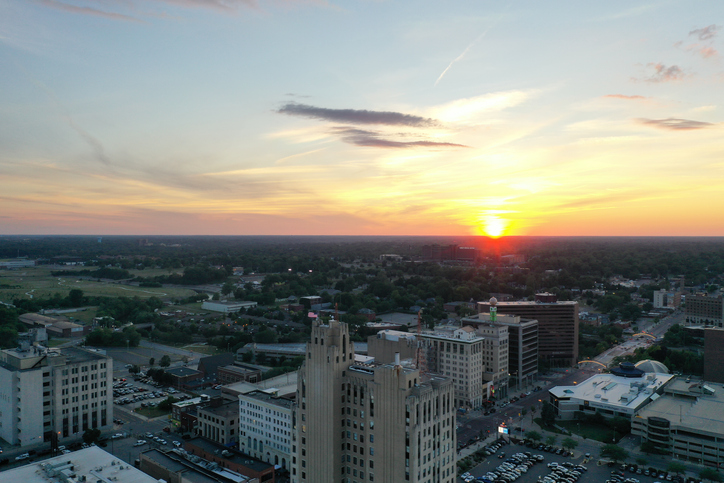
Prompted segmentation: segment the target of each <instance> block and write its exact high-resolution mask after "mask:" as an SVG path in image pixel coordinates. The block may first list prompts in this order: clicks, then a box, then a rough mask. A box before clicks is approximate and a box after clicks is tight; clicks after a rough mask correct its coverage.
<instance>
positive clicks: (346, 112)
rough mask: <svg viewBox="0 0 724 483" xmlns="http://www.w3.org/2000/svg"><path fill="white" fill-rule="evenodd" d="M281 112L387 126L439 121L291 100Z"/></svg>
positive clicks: (424, 125)
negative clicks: (334, 107)
mask: <svg viewBox="0 0 724 483" xmlns="http://www.w3.org/2000/svg"><path fill="white" fill-rule="evenodd" d="M277 112H278V113H280V114H287V115H289V116H301V117H308V118H312V119H320V120H323V121H333V122H345V123H350V124H384V125H387V126H408V127H434V126H437V125H439V123H438V122H437V121H436V120H434V119H430V118H426V117H421V116H414V115H412V114H403V113H401V112H392V111H368V110H365V109H327V108H325V107H315V106H310V105H307V104H298V103H296V102H290V103H287V104H285V105H284V106H282V107H281V109H279V110H277Z"/></svg>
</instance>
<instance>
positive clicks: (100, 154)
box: [13, 60, 111, 166]
mask: <svg viewBox="0 0 724 483" xmlns="http://www.w3.org/2000/svg"><path fill="white" fill-rule="evenodd" d="M13 64H15V66H16V67H17V68H18V70H19V71H20V72H21V73H22V74H23V75H24V76H25V78H26V79H27V80H28V81H29V82H30V83H31V84H33V85H34V86H35V87H37V88H38V89H40V90H41V91H43V92H44V93H45V94H46V95H47V96H48V98H49V99H50V100H51V101H52V102H53V104H55V107H56V108H57V109H58V111H59V114H60V117H61V118H62V119H63V120H64V121H65V122H66V124H67V125H68V126H69V127H70V128H71V129H72V130H73V131H75V132H76V134H78V136H79V137H80V138H81V139H82V140H83V141H85V143H86V144H88V146H90V148H91V149H92V150H93V153H94V154H95V157H96V159H97V160H98V161H100V162H101V163H103V164H105V165H106V166H110V165H111V160H110V159H109V158H108V156H107V155H106V150H105V148H104V147H103V144H101V142H100V141H99V140H98V138H96V137H94V136H93V135H92V134H90V133H89V132H88V131H86V130H85V129H83V128H82V127H80V126H79V125H78V124H77V123H76V122H75V120H74V119H73V117H72V116H71V115H70V110H69V109H67V108H66V107H65V105H63V103H62V102H60V100H59V99H58V97H57V96H56V95H55V93H54V92H53V90H52V89H51V88H50V87H48V86H47V85H45V84H44V83H43V82H41V81H39V80H37V79H35V78H34V77H33V76H32V75H31V74H30V72H28V71H27V70H26V69H25V67H23V66H22V65H21V64H20V63H19V62H17V61H15V60H13Z"/></svg>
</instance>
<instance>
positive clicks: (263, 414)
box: [239, 391, 295, 470]
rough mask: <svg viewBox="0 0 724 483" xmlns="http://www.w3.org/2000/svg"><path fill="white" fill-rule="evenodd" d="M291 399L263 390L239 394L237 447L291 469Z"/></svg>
mask: <svg viewBox="0 0 724 483" xmlns="http://www.w3.org/2000/svg"><path fill="white" fill-rule="evenodd" d="M294 411H295V405H294V401H292V400H290V399H285V398H279V397H275V396H274V395H272V394H269V393H267V392H264V391H253V392H250V393H247V394H242V395H240V396H239V449H240V450H241V451H243V452H244V453H246V454H248V455H251V456H253V457H254V458H257V459H260V460H262V461H265V462H267V463H269V464H272V465H275V466H279V467H281V468H283V469H285V470H289V469H290V468H291V462H292V437H293V431H294V427H293V421H294Z"/></svg>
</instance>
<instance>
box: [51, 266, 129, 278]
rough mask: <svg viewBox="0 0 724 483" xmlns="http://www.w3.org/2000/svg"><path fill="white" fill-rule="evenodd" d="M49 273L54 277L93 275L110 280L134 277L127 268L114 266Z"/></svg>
mask: <svg viewBox="0 0 724 483" xmlns="http://www.w3.org/2000/svg"><path fill="white" fill-rule="evenodd" d="M50 274H51V275H52V276H54V277H93V278H108V279H111V280H125V279H130V278H134V277H133V275H131V272H129V271H128V270H124V269H123V268H116V267H101V268H99V269H98V270H87V269H84V270H54V271H52V272H50Z"/></svg>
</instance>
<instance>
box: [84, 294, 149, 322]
mask: <svg viewBox="0 0 724 483" xmlns="http://www.w3.org/2000/svg"><path fill="white" fill-rule="evenodd" d="M94 302H95V304H94V305H98V313H97V315H98V317H103V316H109V317H113V318H114V319H115V320H117V321H119V322H121V323H126V322H132V323H134V324H143V323H149V322H155V321H157V320H159V318H160V316H159V315H158V314H157V313H156V312H155V311H156V310H158V309H161V308H163V301H162V300H161V299H159V298H158V297H149V298H145V299H142V298H140V297H95V298H94Z"/></svg>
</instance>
